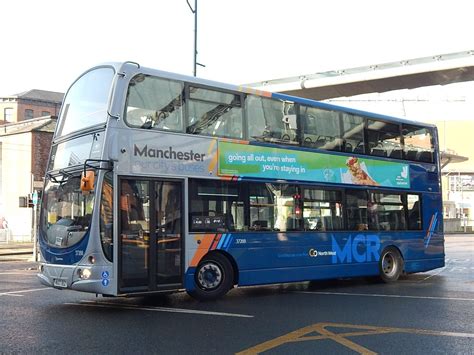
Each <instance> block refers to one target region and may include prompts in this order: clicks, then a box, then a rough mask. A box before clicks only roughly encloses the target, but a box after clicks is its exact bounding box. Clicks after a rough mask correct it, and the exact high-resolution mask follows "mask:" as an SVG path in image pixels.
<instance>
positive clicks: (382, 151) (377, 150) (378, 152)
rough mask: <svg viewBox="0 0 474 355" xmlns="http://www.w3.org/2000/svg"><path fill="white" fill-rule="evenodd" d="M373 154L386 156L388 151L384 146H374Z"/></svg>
mask: <svg viewBox="0 0 474 355" xmlns="http://www.w3.org/2000/svg"><path fill="white" fill-rule="evenodd" d="M371 154H372V155H375V156H378V157H386V156H387V152H386V151H385V149H383V148H372V151H371Z"/></svg>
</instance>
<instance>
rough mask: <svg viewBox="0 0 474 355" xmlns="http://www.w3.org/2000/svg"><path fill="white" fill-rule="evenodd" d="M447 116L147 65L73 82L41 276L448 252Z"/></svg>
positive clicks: (122, 282) (266, 270)
mask: <svg viewBox="0 0 474 355" xmlns="http://www.w3.org/2000/svg"><path fill="white" fill-rule="evenodd" d="M437 147H438V138H437V131H436V127H435V126H433V125H430V124H425V123H420V122H414V121H409V120H406V119H398V118H394V117H388V116H384V115H379V114H374V113H369V112H362V111H358V110H354V109H349V108H343V107H338V106H333V105H329V104H325V103H321V102H317V101H312V100H307V99H302V98H297V97H292V96H287V95H283V94H278V93H269V92H262V91H256V90H253V89H248V88H243V87H238V86H233V85H226V84H221V83H216V82H211V81H206V80H201V79H197V78H194V77H187V76H181V75H177V74H172V73H168V72H163V71H158V70H153V69H148V68H143V67H141V66H140V65H138V64H137V63H133V62H125V63H119V64H107V65H101V66H98V67H95V68H92V69H90V70H88V71H87V72H85V73H84V74H83V75H81V76H80V77H79V78H78V79H77V80H76V81H75V82H74V83H73V84H72V86H71V87H70V88H69V90H68V92H67V94H66V96H65V99H64V102H63V105H62V109H61V113H60V117H59V120H58V124H57V128H56V131H55V134H54V138H53V145H52V149H51V156H50V159H49V163H48V167H47V173H46V177H45V187H44V193H43V197H42V203H41V215H40V223H39V231H38V239H39V241H38V242H39V247H40V251H41V262H40V265H39V270H40V271H39V274H38V276H39V279H40V281H41V282H42V283H43V284H45V285H48V286H51V287H55V288H58V289H65V288H67V289H73V290H79V291H84V292H92V293H96V294H103V295H109V296H130V295H138V294H147V293H156V292H175V291H182V290H185V291H187V292H188V293H189V294H190V295H192V296H193V297H196V298H198V299H214V298H217V297H220V296H223V295H224V294H226V293H227V292H228V291H229V290H230V289H231V288H232V287H234V286H237V285H238V286H247V285H263V284H274V283H286V282H300V281H307V280H320V279H330V278H338V277H357V276H377V275H379V276H380V277H381V279H382V280H384V281H386V282H392V281H395V280H397V279H398V278H399V276H400V275H401V274H402V273H414V272H420V271H427V270H431V269H434V268H439V267H442V266H444V236H443V225H442V212H441V211H442V202H441V183H440V165H439V158H440V157H439V153H438V149H437Z"/></svg>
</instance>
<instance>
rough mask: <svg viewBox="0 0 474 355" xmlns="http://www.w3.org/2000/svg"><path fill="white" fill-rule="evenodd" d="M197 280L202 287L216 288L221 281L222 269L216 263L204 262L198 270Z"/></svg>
mask: <svg viewBox="0 0 474 355" xmlns="http://www.w3.org/2000/svg"><path fill="white" fill-rule="evenodd" d="M197 280H198V282H199V285H200V286H201V287H202V288H203V289H214V288H217V287H218V286H219V285H220V284H221V282H222V271H221V269H220V268H219V266H217V265H216V264H213V263H208V264H204V265H202V266H201V268H200V269H199V271H198V275H197Z"/></svg>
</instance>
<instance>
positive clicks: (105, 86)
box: [57, 68, 114, 136]
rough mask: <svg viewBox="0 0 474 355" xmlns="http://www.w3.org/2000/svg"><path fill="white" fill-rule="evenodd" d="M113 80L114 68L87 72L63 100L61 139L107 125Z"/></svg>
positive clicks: (60, 126)
mask: <svg viewBox="0 0 474 355" xmlns="http://www.w3.org/2000/svg"><path fill="white" fill-rule="evenodd" d="M113 78H114V70H113V69H112V68H99V69H95V70H92V71H89V72H87V73H86V74H84V75H83V76H81V77H80V78H79V79H78V80H77V81H76V82H75V83H74V84H73V85H72V86H71V88H70V89H69V91H68V92H67V94H66V97H65V98H64V103H63V107H62V110H61V117H60V120H59V126H58V131H57V135H58V136H64V135H66V134H69V133H72V132H75V131H79V130H82V129H84V128H87V127H90V126H95V125H98V124H101V123H105V122H106V120H107V108H108V102H109V93H110V89H111V86H112V80H113Z"/></svg>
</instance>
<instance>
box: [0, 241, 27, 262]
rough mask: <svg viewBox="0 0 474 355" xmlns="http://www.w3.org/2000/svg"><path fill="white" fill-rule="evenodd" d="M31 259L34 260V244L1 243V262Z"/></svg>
mask: <svg viewBox="0 0 474 355" xmlns="http://www.w3.org/2000/svg"><path fill="white" fill-rule="evenodd" d="M30 259H31V260H32V259H33V243H31V242H28V243H24V242H23V243H0V262H1V261H24V260H30Z"/></svg>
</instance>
